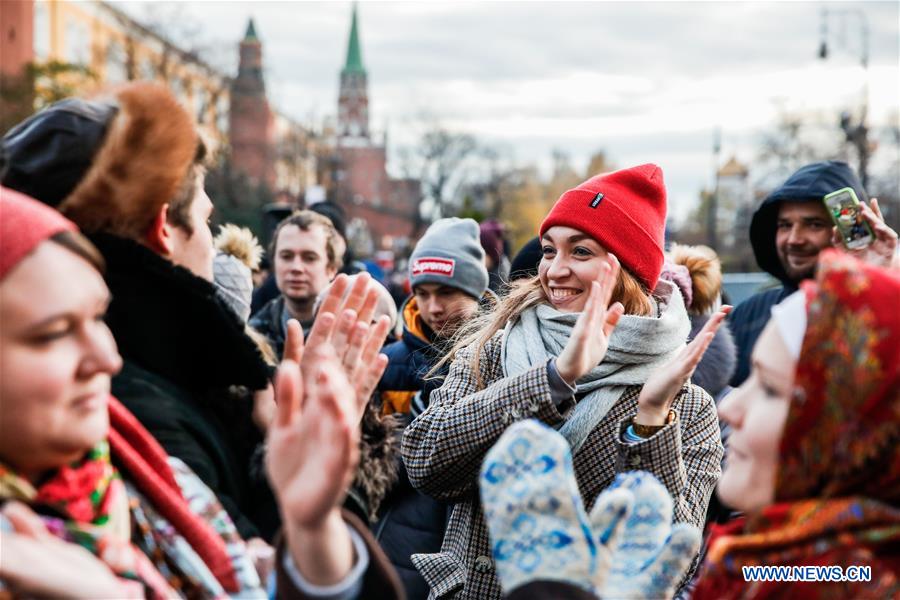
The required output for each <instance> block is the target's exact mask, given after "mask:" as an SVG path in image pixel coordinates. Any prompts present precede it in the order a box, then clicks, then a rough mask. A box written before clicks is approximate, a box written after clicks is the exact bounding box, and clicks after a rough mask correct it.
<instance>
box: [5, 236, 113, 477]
mask: <svg viewBox="0 0 900 600" xmlns="http://www.w3.org/2000/svg"><path fill="white" fill-rule="evenodd" d="M109 298H110V297H109V290H108V289H107V287H106V284H105V283H104V281H103V278H102V277H101V275H100V273H99V272H97V270H96V269H95V268H94V267H93V266H92V265H91V264H90V263H88V262H87V261H86V260H84V259H83V258H81V257H80V256H78V255H76V254H75V253H73V252H71V251H70V250H67V249H66V248H64V247H63V246H60V245H59V244H57V243H55V242H53V241H49V240H48V241H44V242H43V243H41V244H40V245H39V246H38V247H37V248H36V249H35V250H34V251H33V252H32V253H31V254H29V255H28V256H27V257H26V258H24V259H23V260H22V261H21V262H20V263H19V264H18V265H17V266H16V267H14V268H13V270H12V271H11V272H10V273H8V274H7V276H6V277H5V278H4V279H3V281H2V282H0V322H2V324H3V326H2V327H0V400H2V411H3V418H2V419H0V460H2V461H3V462H5V463H7V464H8V465H10V466H11V467H13V468H15V469H17V470H19V471H21V472H22V473H23V474H25V475H26V476H29V477H33V476H36V475H38V474H40V473H41V472H43V471H46V470H49V469H52V468H56V467H60V466H63V465H64V464H66V463H68V462H71V461H74V460H77V459H78V458H80V457H81V456H82V455H83V454H84V452H85V451H87V450H89V449H90V448H92V447H93V446H94V445H95V444H97V443H98V442H99V441H100V440H102V439H103V438H105V437H106V434H107V430H108V427H109V420H108V419H109V417H108V413H107V399H108V397H109V391H110V381H111V377H112V375H113V374H114V373H116V372H117V371H118V370H119V369H120V368H121V366H122V360H121V358H120V357H119V354H118V352H117V351H116V344H115V341H114V340H113V337H112V334H111V333H110V331H109V328H107V326H106V323H104V322H103V315H104V314H105V312H106V307H107V304H108V303H109Z"/></svg>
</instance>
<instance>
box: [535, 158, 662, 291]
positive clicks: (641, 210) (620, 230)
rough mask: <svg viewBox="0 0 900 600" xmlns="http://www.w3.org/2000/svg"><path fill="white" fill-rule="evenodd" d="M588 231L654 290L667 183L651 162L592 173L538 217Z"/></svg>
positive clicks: (549, 223)
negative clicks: (605, 172)
mask: <svg viewBox="0 0 900 600" xmlns="http://www.w3.org/2000/svg"><path fill="white" fill-rule="evenodd" d="M555 225H563V226H566V227H572V228H573V229H577V230H579V231H582V232H584V233H586V234H588V235H590V236H591V237H592V238H593V239H595V240H596V241H597V242H598V243H599V244H600V245H601V246H603V248H605V249H606V251H607V252H611V253H612V254H615V255H616V258H618V259H619V262H620V263H621V264H622V266H623V267H625V268H626V269H628V271H629V272H630V273H631V274H632V275H634V276H635V277H637V278H638V280H640V281H641V283H643V284H644V285H646V286H647V289H649V290H650V291H653V289H654V288H656V282H657V280H658V279H659V274H660V272H661V271H662V266H663V259H664V255H663V243H664V237H665V228H666V188H665V185H664V184H663V174H662V169H660V168H659V167H657V166H656V165H654V164H646V165H640V166H638V167H632V168H630V169H622V170H621V171H614V172H612V173H607V174H605V175H597V176H596V177H591V178H590V179H588V180H587V181H585V182H584V183H582V184H581V185H579V186H578V187H576V188H575V189H571V190H569V191H568V192H566V193H564V194H563V195H562V196H560V197H559V200H557V201H556V204H554V205H553V208H552V209H550V214H548V215H547V217H546V218H545V219H544V222H543V223H541V229H540V235H541V236H543V235H544V233H545V232H546V231H547V230H548V229H550V228H551V227H553V226H555Z"/></svg>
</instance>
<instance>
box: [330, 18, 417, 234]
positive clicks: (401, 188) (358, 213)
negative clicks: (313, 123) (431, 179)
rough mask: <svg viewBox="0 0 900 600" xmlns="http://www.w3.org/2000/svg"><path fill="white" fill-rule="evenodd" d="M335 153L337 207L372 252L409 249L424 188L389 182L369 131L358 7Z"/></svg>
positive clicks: (381, 148)
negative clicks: (368, 242) (364, 233)
mask: <svg viewBox="0 0 900 600" xmlns="http://www.w3.org/2000/svg"><path fill="white" fill-rule="evenodd" d="M336 151H337V156H338V161H339V164H340V175H339V177H338V181H337V201H338V204H340V205H341V206H342V207H343V208H344V211H345V212H346V213H347V215H348V216H349V217H350V219H351V220H355V221H356V223H357V225H358V226H360V227H365V228H366V230H367V234H368V235H367V237H369V238H370V239H371V240H372V242H373V246H374V247H373V248H372V250H379V249H393V248H395V247H402V246H404V245H407V244H409V242H410V236H412V235H413V233H414V232H413V223H414V222H415V221H416V219H415V215H416V212H417V211H418V210H419V202H420V199H421V185H420V182H419V180H417V179H392V178H391V177H389V175H388V173H387V148H386V147H385V144H384V143H381V144H378V143H377V142H376V141H375V140H373V136H372V133H371V131H370V129H369V92H368V76H367V73H366V69H365V67H364V66H363V61H362V49H361V45H360V41H359V24H358V20H357V12H356V5H355V4H354V6H353V16H352V20H351V23H350V38H349V40H348V42H347V59H346V61H345V63H344V68H343V69H341V75H340V91H339V94H338V119H337V148H336Z"/></svg>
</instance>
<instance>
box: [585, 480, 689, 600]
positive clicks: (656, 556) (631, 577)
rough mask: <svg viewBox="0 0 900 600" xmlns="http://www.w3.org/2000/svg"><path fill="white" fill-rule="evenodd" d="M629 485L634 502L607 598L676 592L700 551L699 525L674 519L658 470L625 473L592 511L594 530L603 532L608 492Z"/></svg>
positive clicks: (597, 533) (616, 554)
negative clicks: (655, 471)
mask: <svg viewBox="0 0 900 600" xmlns="http://www.w3.org/2000/svg"><path fill="white" fill-rule="evenodd" d="M618 489H625V490H628V491H630V492H631V493H632V494H633V500H634V505H633V507H632V510H631V514H630V516H629V517H628V519H627V520H626V521H625V524H624V527H623V531H622V533H621V536H620V538H619V543H618V545H617V546H616V547H615V550H614V555H613V558H612V568H611V570H610V573H609V576H608V577H607V578H606V582H605V583H603V584H602V585H601V586H600V589H601V594H600V595H601V597H603V598H654V599H655V598H671V597H672V595H673V594H674V593H675V588H676V587H677V586H678V583H679V582H680V581H681V578H682V577H683V576H684V574H685V572H686V571H687V569H688V567H689V566H690V565H691V562H692V561H693V560H694V557H695V556H696V554H697V552H698V551H699V550H700V541H701V534H700V530H699V529H697V528H696V527H694V526H693V525H689V524H687V523H677V524H675V525H674V526H673V525H672V511H673V508H672V498H671V497H670V496H669V492H668V490H666V488H665V486H663V485H662V484H661V483H660V482H659V481H658V480H657V479H656V478H655V477H654V476H653V475H651V474H650V473H646V472H644V471H630V472H628V473H620V474H619V475H617V476H616V479H615V481H614V482H613V484H612V485H611V486H610V488H609V489H608V490H607V491H605V492H604V493H603V494H601V495H600V497H599V498H598V499H597V504H596V505H595V506H594V509H593V510H592V511H591V521H592V523H593V524H594V534H595V536H597V537H599V536H601V535H602V532H603V528H604V525H603V510H602V504H601V500H602V499H603V497H604V495H606V494H610V493H612V492H613V491H615V490H618Z"/></svg>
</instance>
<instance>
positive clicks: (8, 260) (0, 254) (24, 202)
mask: <svg viewBox="0 0 900 600" xmlns="http://www.w3.org/2000/svg"><path fill="white" fill-rule="evenodd" d="M63 231H78V229H77V228H76V227H75V224H74V223H72V222H71V221H70V220H68V219H67V218H65V217H64V216H62V215H61V214H59V212H57V211H56V210H54V209H52V208H50V207H49V206H47V205H46V204H41V203H40V202H38V201H37V200H34V199H32V198H29V197H28V196H26V195H24V194H20V193H19V192H14V191H13V190H11V189H9V188H6V187H0V279H3V278H4V277H6V275H7V274H8V273H9V272H10V271H12V269H13V267H15V266H16V265H17V264H19V262H20V261H21V260H22V259H23V258H25V257H26V256H28V255H29V254H30V253H31V252H32V250H34V249H35V248H37V247H38V245H39V244H40V243H41V242H43V241H44V240H46V239H49V238H51V237H53V236H54V235H56V234H57V233H62V232H63Z"/></svg>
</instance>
